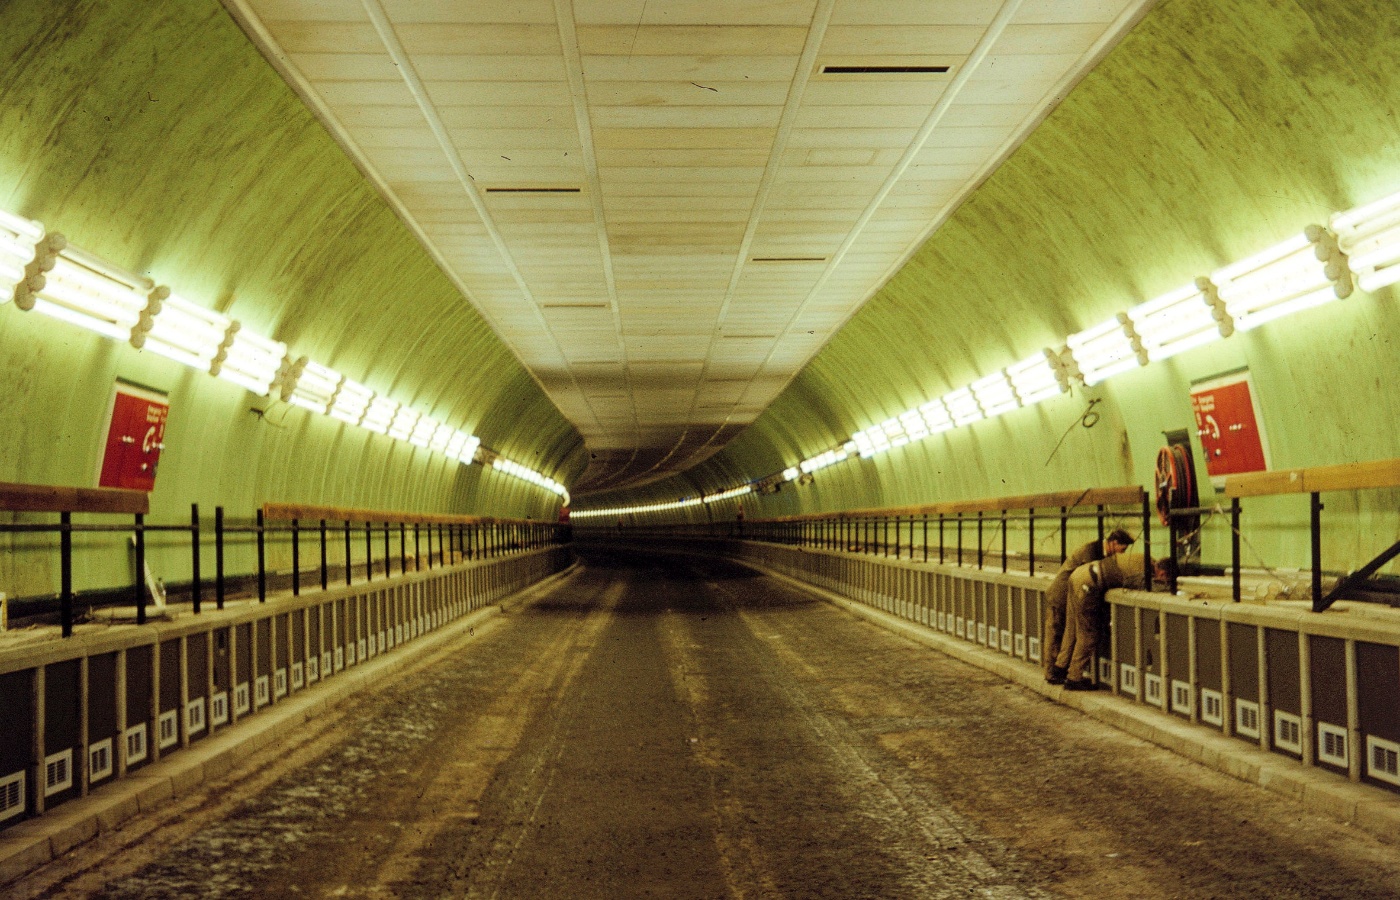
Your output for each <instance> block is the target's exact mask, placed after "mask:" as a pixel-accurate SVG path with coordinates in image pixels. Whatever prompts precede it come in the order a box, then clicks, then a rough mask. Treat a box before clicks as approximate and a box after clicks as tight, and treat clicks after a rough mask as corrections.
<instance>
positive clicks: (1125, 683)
mask: <svg viewBox="0 0 1400 900" xmlns="http://www.w3.org/2000/svg"><path fill="white" fill-rule="evenodd" d="M1118 683H1119V689H1120V690H1121V691H1122V692H1123V693H1125V694H1132V695H1133V696H1137V690H1138V667H1137V666H1135V665H1133V664H1132V663H1120V664H1119V665H1118Z"/></svg>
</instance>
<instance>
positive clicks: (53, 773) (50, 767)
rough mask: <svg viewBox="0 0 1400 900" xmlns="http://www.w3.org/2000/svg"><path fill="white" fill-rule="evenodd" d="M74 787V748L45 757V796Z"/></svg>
mask: <svg viewBox="0 0 1400 900" xmlns="http://www.w3.org/2000/svg"><path fill="white" fill-rule="evenodd" d="M72 786H73V748H71V747H69V748H68V749H67V750H61V751H59V752H58V753H54V754H51V755H49V756H46V757H44V796H45V797H49V796H52V795H53V794H57V793H58V792H59V791H66V790H68V789H69V788H70V787H72Z"/></svg>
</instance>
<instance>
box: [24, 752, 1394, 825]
mask: <svg viewBox="0 0 1400 900" xmlns="http://www.w3.org/2000/svg"><path fill="white" fill-rule="evenodd" d="M1366 766H1367V774H1369V775H1370V776H1371V777H1372V778H1376V779H1379V780H1381V781H1385V782H1389V783H1390V784H1393V785H1397V786H1400V744H1397V743H1395V742H1394V741H1387V740H1385V739H1384V738H1378V737H1376V736H1375V735H1367V737H1366ZM0 787H3V784H0ZM3 815H4V813H3V812H0V817H3Z"/></svg>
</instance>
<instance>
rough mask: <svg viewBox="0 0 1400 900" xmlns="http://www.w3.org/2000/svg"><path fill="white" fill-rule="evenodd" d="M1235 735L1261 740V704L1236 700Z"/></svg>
mask: <svg viewBox="0 0 1400 900" xmlns="http://www.w3.org/2000/svg"><path fill="white" fill-rule="evenodd" d="M1235 734H1238V735H1242V736H1244V737H1248V738H1254V739H1255V740H1258V739H1259V704H1258V703H1255V702H1254V701H1253V700H1241V699H1240V698H1238V697H1236V698H1235Z"/></svg>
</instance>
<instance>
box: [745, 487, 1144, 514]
mask: <svg viewBox="0 0 1400 900" xmlns="http://www.w3.org/2000/svg"><path fill="white" fill-rule="evenodd" d="M1145 496H1146V492H1145V491H1144V490H1143V489H1142V488H1141V487H1139V486H1138V485H1135V484H1130V485H1124V486H1122V487H1111V488H1089V489H1087V490H1079V491H1054V492H1051V493H1046V494H1025V495H1022V496H1019V497H996V498H991V499H977V500H949V501H945V502H942V503H925V504H921V505H919V506H895V507H885V508H871V509H851V510H844V511H842V512H837V513H813V514H809V515H794V516H782V517H780V518H776V519H768V520H766V521H770V522H806V521H814V520H821V519H855V518H863V517H870V516H887V517H891V518H893V517H896V516H898V517H907V516H923V515H929V516H936V515H940V514H942V515H957V514H958V513H977V512H1002V511H1003V510H1008V511H1009V510H1019V509H1058V508H1059V507H1061V506H1064V507H1068V508H1071V509H1081V508H1083V507H1095V506H1140V505H1141V504H1142V501H1143V497H1145Z"/></svg>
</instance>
